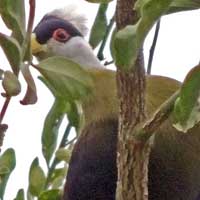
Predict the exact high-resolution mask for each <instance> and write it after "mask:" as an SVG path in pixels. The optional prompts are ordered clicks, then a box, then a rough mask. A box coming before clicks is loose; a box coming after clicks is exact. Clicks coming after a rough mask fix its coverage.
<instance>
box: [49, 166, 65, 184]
mask: <svg viewBox="0 0 200 200" xmlns="http://www.w3.org/2000/svg"><path fill="white" fill-rule="evenodd" d="M66 174H67V167H63V168H58V169H55V170H54V171H53V174H52V176H51V179H50V183H51V185H53V184H54V182H56V181H57V180H58V179H60V180H61V179H62V180H64V179H65V178H66Z"/></svg>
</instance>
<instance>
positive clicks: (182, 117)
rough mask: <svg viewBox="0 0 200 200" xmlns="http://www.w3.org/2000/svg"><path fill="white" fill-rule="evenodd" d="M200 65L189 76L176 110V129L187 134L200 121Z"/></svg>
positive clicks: (183, 85) (184, 83) (183, 86)
mask: <svg viewBox="0 0 200 200" xmlns="http://www.w3.org/2000/svg"><path fill="white" fill-rule="evenodd" d="M199 83H200V65H198V66H196V67H194V68H193V69H192V70H190V72H189V73H188V74H187V76H186V78H185V80H184V82H183V84H182V87H181V91H180V96H179V98H178V99H177V101H176V104H175V109H174V118H175V124H174V126H175V128H177V129H178V130H180V131H183V132H187V130H188V129H190V128H192V127H193V126H194V125H195V124H197V123H198V122H199V121H200V84H199Z"/></svg>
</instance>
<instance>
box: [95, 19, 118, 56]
mask: <svg viewBox="0 0 200 200" xmlns="http://www.w3.org/2000/svg"><path fill="white" fill-rule="evenodd" d="M114 23H115V16H113V17H112V18H111V20H110V23H109V25H108V26H107V29H106V33H105V35H104V37H103V40H102V43H101V46H100V48H99V51H98V53H97V57H98V58H99V60H103V59H104V56H103V51H104V49H105V46H106V43H107V40H108V36H109V34H110V31H111V30H112V27H113V25H114Z"/></svg>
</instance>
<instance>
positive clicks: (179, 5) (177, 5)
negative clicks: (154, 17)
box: [167, 0, 200, 14]
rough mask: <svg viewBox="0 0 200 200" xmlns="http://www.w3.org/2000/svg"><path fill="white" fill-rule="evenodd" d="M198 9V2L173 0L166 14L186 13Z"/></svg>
mask: <svg viewBox="0 0 200 200" xmlns="http://www.w3.org/2000/svg"><path fill="white" fill-rule="evenodd" d="M198 8H200V1H199V0H174V1H173V2H172V3H171V5H170V7H169V10H168V11H167V14H169V13H175V12H180V11H187V10H195V9H198Z"/></svg>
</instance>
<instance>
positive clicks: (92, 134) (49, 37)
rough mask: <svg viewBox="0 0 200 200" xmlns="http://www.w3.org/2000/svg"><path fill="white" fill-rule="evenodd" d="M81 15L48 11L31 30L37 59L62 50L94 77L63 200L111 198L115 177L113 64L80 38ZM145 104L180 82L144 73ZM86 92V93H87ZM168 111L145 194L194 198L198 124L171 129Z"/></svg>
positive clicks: (198, 190) (199, 174)
mask: <svg viewBox="0 0 200 200" xmlns="http://www.w3.org/2000/svg"><path fill="white" fill-rule="evenodd" d="M85 24H86V18H85V16H84V15H82V14H80V13H79V12H76V11H75V9H72V8H70V7H67V8H62V9H56V10H53V11H52V12H49V13H47V14H46V15H45V16H44V17H43V18H42V19H41V21H40V22H39V23H38V24H37V25H36V27H35V29H34V30H33V33H32V39H31V48H32V52H33V54H34V55H35V56H36V58H37V59H38V60H43V59H45V58H48V57H51V56H63V57H66V58H67V59H70V60H72V61H74V62H76V63H77V64H79V65H80V66H81V67H83V68H84V69H85V70H86V71H87V72H88V73H89V74H90V75H91V77H92V78H93V80H94V87H93V93H92V95H91V96H88V98H84V99H83V100H82V102H81V105H82V109H83V113H84V121H85V123H84V125H83V126H82V127H81V128H80V136H79V138H78V140H77V142H76V144H75V145H74V148H73V151H72V155H71V159H70V162H69V167H68V174H67V177H66V183H65V186H64V192H63V193H64V194H63V200H86V199H87V200H115V192H116V183H117V164H116V157H117V132H118V109H119V108H118V107H119V106H118V105H119V101H118V98H117V88H116V83H115V76H116V72H115V70H110V69H107V68H105V67H104V66H103V65H102V64H101V62H100V61H99V60H98V59H97V58H96V56H95V54H94V52H93V50H92V48H91V47H90V45H89V44H88V42H87V41H86V39H85V36H86V32H87V27H86V25H85ZM146 83H147V88H146V95H145V100H146V105H147V106H146V107H147V115H148V116H151V114H153V113H154V112H155V111H156V110H157V109H158V107H159V106H160V105H161V104H162V103H163V102H164V101H166V100H167V99H168V98H169V97H170V96H171V95H173V93H174V92H176V91H177V90H178V89H179V88H180V87H181V83H180V82H179V81H177V80H175V79H172V78H168V77H164V76H158V75H146ZM88 95H89V94H88ZM172 120H173V116H170V117H169V119H167V120H166V121H165V122H164V123H163V124H162V125H161V126H160V127H159V128H158V130H157V131H156V132H155V134H154V136H153V137H152V138H151V139H152V143H153V144H152V150H151V153H150V158H149V166H148V168H149V172H148V179H149V180H148V189H149V199H150V200H161V199H162V200H198V199H199V196H200V156H199V155H200V135H199V132H200V127H199V126H198V125H197V126H196V127H194V128H192V129H190V130H189V131H188V133H187V134H183V133H181V132H179V131H178V130H176V129H175V128H174V127H173V125H172Z"/></svg>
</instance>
